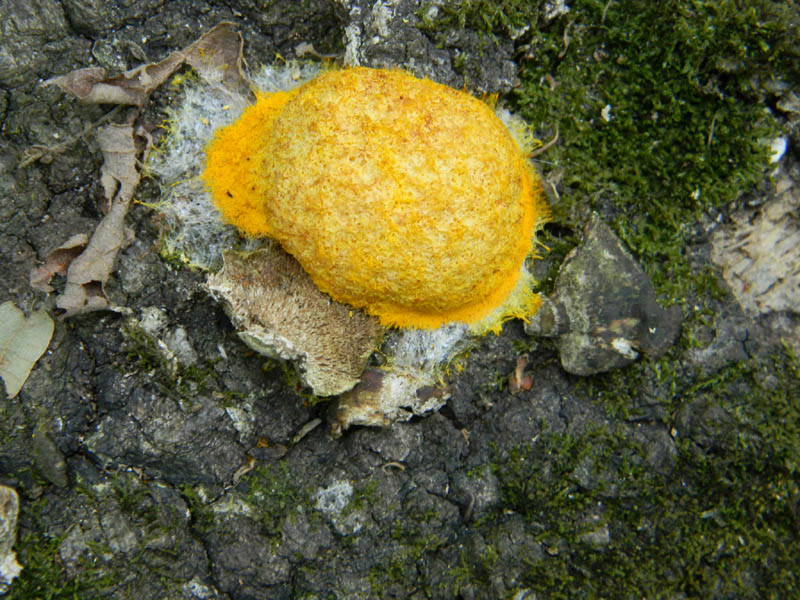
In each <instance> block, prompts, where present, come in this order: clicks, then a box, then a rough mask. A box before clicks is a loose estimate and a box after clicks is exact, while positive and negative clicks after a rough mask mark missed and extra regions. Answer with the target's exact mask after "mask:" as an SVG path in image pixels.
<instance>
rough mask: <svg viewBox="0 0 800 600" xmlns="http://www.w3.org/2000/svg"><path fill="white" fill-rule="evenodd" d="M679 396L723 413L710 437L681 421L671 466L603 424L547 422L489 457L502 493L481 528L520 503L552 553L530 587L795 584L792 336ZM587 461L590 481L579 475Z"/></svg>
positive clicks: (798, 520)
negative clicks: (649, 462) (554, 427)
mask: <svg viewBox="0 0 800 600" xmlns="http://www.w3.org/2000/svg"><path fill="white" fill-rule="evenodd" d="M745 391H747V393H744V392H745ZM679 395H680V396H681V397H682V398H683V403H686V404H701V405H702V404H713V405H714V406H718V407H719V408H720V409H721V410H722V411H723V412H722V413H720V414H719V415H717V418H715V420H714V422H710V423H703V424H702V426H703V427H708V428H713V429H715V431H714V436H713V437H711V438H710V439H711V441H710V442H708V443H707V445H706V446H705V447H700V446H698V442H697V441H694V439H693V438H691V437H683V436H684V435H686V436H688V435H689V434H690V432H689V431H687V432H685V433H684V432H681V431H678V430H673V435H674V436H675V437H676V442H677V447H678V458H677V462H676V464H675V466H674V468H673V471H672V472H671V473H669V474H659V473H656V472H654V471H653V470H651V469H649V468H647V466H646V464H645V462H644V460H643V456H644V449H643V448H638V447H636V446H635V445H634V444H632V443H631V442H630V440H629V439H628V438H626V437H623V436H622V435H614V434H610V433H608V432H604V431H593V432H589V433H587V434H584V435H582V436H578V437H573V436H566V435H553V434H544V435H543V436H542V437H540V439H539V440H538V441H537V442H536V443H535V444H532V445H530V446H523V447H520V448H515V449H513V450H511V451H510V452H509V453H508V454H507V455H504V458H502V459H501V460H499V462H497V463H496V464H494V465H493V470H494V472H495V474H496V476H497V477H498V480H499V482H500V489H501V494H502V499H503V505H502V506H501V507H500V509H499V510H498V515H495V516H493V517H491V516H490V517H488V518H486V519H484V520H483V523H481V524H480V525H479V527H480V528H483V529H486V532H487V535H489V533H490V532H491V530H492V528H493V527H494V525H492V524H491V521H492V520H493V519H494V518H500V515H501V514H505V513H506V511H509V510H512V511H514V512H517V513H519V514H521V515H523V517H524V518H525V520H526V523H528V527H529V531H530V532H531V533H532V534H533V535H534V536H535V538H536V540H537V541H538V542H539V543H541V544H542V546H543V548H544V549H545V551H546V552H545V555H544V558H543V559H541V560H538V561H533V562H531V563H530V565H529V567H528V569H527V571H526V572H525V574H524V576H523V578H522V581H521V582H520V586H521V587H526V588H528V589H530V590H533V591H535V592H536V593H537V594H538V595H542V597H547V598H574V597H590V598H595V597H614V598H629V597H631V598H632V597H636V598H639V597H645V598H672V597H676V596H680V595H685V596H686V597H692V598H711V597H736V598H753V597H764V598H791V597H795V596H797V594H798V592H800V573H798V571H797V565H798V564H800V487H799V486H798V481H800V360H798V357H797V356H796V355H794V354H793V353H792V352H791V350H789V349H788V348H786V349H785V350H784V351H783V352H779V353H778V354H776V355H774V356H771V357H769V358H765V359H762V360H754V361H752V362H751V363H748V364H737V365H734V366H732V367H730V368H729V369H727V370H725V371H724V372H723V373H720V374H717V375H715V376H713V378H709V379H708V380H706V381H700V382H697V383H695V384H693V385H691V386H690V387H689V388H687V389H685V390H681V391H680V394H679ZM720 415H721V416H720ZM587 464H588V465H589V472H590V474H591V475H590V479H591V480H592V481H595V482H596V485H593V486H592V488H591V489H588V488H586V487H584V485H585V481H586V479H587V478H586V476H585V475H582V476H580V477H579V476H578V475H577V474H578V472H579V471H583V472H585V471H586V469H587ZM604 482H613V485H614V486H616V485H617V482H620V485H621V487H619V488H616V489H611V488H610V487H609V486H608V485H606V484H605V483H604ZM598 501H600V502H602V506H603V511H604V512H603V521H604V523H605V524H606V525H607V527H608V529H609V534H610V541H609V543H608V545H607V546H604V547H600V548H598V547H596V546H594V545H592V544H591V543H589V542H587V540H586V538H585V537H584V536H585V534H586V533H587V532H588V530H589V529H591V528H594V527H596V526H597V525H596V524H589V525H587V524H586V521H585V520H584V519H583V517H584V516H585V514H586V510H587V509H588V508H590V507H592V506H595V505H596V504H597V502H598ZM463 575H464V573H463V572H462V573H461V576H462V578H463ZM479 581H480V578H478V577H475V578H474V580H473V583H478V582H479Z"/></svg>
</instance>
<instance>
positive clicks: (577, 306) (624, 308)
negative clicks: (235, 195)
mask: <svg viewBox="0 0 800 600" xmlns="http://www.w3.org/2000/svg"><path fill="white" fill-rule="evenodd" d="M681 320H682V315H681V310H680V308H679V307H678V306H672V307H670V308H669V309H666V310H665V309H664V308H662V307H661V306H660V305H659V304H658V302H657V301H656V296H655V290H654V288H653V284H652V282H651V281H650V279H649V278H648V277H647V275H646V274H645V272H644V271H643V270H642V268H641V267H640V266H639V265H638V264H637V263H636V261H634V260H633V257H631V255H630V254H629V253H628V252H626V251H625V250H624V249H623V248H622V243H621V242H620V240H619V238H617V236H616V235H614V233H613V232H612V231H611V229H610V228H609V227H608V226H607V225H606V224H605V223H603V222H602V221H601V220H600V218H599V217H598V216H597V215H596V214H594V215H592V218H591V219H590V221H589V223H588V225H587V226H586V230H585V231H584V237H583V240H582V241H581V243H580V244H579V245H578V246H577V247H576V248H574V249H573V250H572V251H571V252H570V253H569V254H568V255H567V257H566V259H565V260H564V264H563V265H561V269H560V271H559V273H558V278H557V280H556V286H555V292H554V293H553V295H551V296H549V297H546V298H544V299H543V304H542V307H541V308H540V309H539V312H538V313H536V314H535V315H534V316H533V317H532V318H531V321H530V323H528V324H526V326H525V331H526V332H527V333H528V334H529V335H542V336H546V337H555V338H556V346H557V347H558V351H559V354H560V357H561V365H562V366H563V367H564V369H565V370H566V371H568V372H570V373H573V374H575V375H592V374H594V373H602V372H604V371H610V370H612V369H618V368H621V367H624V366H626V365H628V364H630V363H632V362H633V361H634V360H636V359H637V358H638V356H639V354H640V353H644V354H646V355H647V356H649V357H651V358H657V357H659V356H661V355H662V354H663V353H664V352H665V351H666V350H667V348H669V346H670V345H671V344H672V343H673V341H674V340H675V338H676V337H677V335H678V332H679V331H680V325H681Z"/></svg>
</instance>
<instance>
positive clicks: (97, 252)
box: [56, 125, 139, 317]
mask: <svg viewBox="0 0 800 600" xmlns="http://www.w3.org/2000/svg"><path fill="white" fill-rule="evenodd" d="M97 140H98V142H99V144H100V149H101V150H102V152H103V157H104V159H105V160H104V162H103V169H102V173H101V177H100V181H101V183H102V185H103V190H104V192H105V196H106V199H107V200H108V201H109V203H110V205H111V210H110V211H109V212H108V214H107V215H106V216H105V217H104V218H103V220H102V221H100V224H99V225H98V226H97V229H95V232H94V233H93V234H92V237H91V239H90V240H89V243H88V245H87V246H86V248H85V249H84V251H83V252H82V253H81V254H80V256H78V257H77V258H75V260H73V261H72V263H71V264H70V265H69V269H68V270H67V284H66V286H65V288H64V292H63V293H62V294H61V295H60V296H59V297H58V298H57V299H56V306H58V308H61V309H63V310H65V311H66V313H65V316H66V317H70V316H72V315H76V314H81V313H85V312H91V311H95V310H103V309H106V308H108V307H109V302H108V299H107V298H106V296H105V293H104V292H103V285H104V284H105V283H106V281H108V278H109V276H110V275H111V272H112V271H113V270H114V262H115V260H116V258H117V253H118V252H119V249H120V248H121V247H122V246H123V245H124V244H125V243H126V241H127V237H128V236H127V235H126V232H125V215H126V214H127V213H128V207H129V206H130V201H131V199H132V198H133V192H134V190H135V189H136V185H137V184H138V183H139V172H138V171H137V170H136V157H137V149H136V143H135V139H134V134H133V127H132V126H130V125H107V126H105V127H102V128H101V129H99V130H98V132H97Z"/></svg>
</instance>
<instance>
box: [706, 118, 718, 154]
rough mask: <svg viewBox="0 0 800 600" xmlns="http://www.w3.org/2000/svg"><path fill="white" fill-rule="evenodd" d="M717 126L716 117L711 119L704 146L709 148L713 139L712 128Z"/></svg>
mask: <svg viewBox="0 0 800 600" xmlns="http://www.w3.org/2000/svg"><path fill="white" fill-rule="evenodd" d="M716 126H717V117H714V118H713V119H711V127H709V128H708V139H707V140H706V148H711V141H712V140H713V139H714V128H715V127H716Z"/></svg>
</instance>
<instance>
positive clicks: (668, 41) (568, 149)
mask: <svg viewBox="0 0 800 600" xmlns="http://www.w3.org/2000/svg"><path fill="white" fill-rule="evenodd" d="M543 4H544V3H543V2H529V1H527V0H502V1H499V2H488V1H485V0H472V1H470V2H453V3H447V4H445V5H444V6H442V7H440V8H439V9H438V10H437V13H436V14H438V16H437V17H436V18H434V19H430V18H428V17H427V16H426V15H429V14H433V13H432V12H431V11H430V10H423V11H421V12H420V16H421V17H422V23H423V24H422V27H423V28H424V29H425V30H426V31H428V32H430V35H433V36H434V37H436V36H438V37H440V38H441V40H444V39H445V36H446V33H447V31H448V30H449V29H452V28H457V27H465V26H467V27H470V28H473V29H477V30H478V31H482V32H483V33H484V34H486V35H487V36H488V37H492V36H496V35H501V34H502V35H512V36H513V37H515V38H516V44H517V48H518V52H519V56H518V60H519V61H520V64H521V70H520V79H521V81H522V85H521V86H520V87H519V88H518V89H517V90H515V91H513V92H512V93H511V94H510V98H509V99H510V100H511V102H512V103H513V105H515V108H516V110H517V111H518V112H519V113H520V114H521V115H522V116H524V117H525V118H526V119H527V120H528V121H529V122H530V123H531V125H533V127H534V128H535V130H536V131H537V132H538V133H539V137H540V138H542V139H550V137H552V136H553V134H554V133H555V131H556V130H558V132H559V140H558V143H557V144H555V145H554V146H553V147H552V148H550V149H549V150H548V151H547V152H546V154H544V155H542V156H541V157H540V158H539V159H537V165H538V167H539V169H540V170H541V171H543V173H544V174H545V176H548V177H549V178H550V179H552V180H555V181H557V182H559V185H558V189H559V197H558V198H557V199H555V201H554V202H553V206H552V208H553V212H554V217H555V219H554V220H555V223H556V224H557V225H558V226H560V227H561V228H562V229H561V235H564V234H565V232H568V231H569V230H571V231H572V232H573V234H574V235H576V234H577V233H579V231H580V226H581V224H582V222H583V220H584V219H585V216H586V209H596V210H599V211H600V212H601V214H603V215H604V216H605V217H606V218H609V219H611V220H612V221H613V225H614V227H615V229H616V231H617V233H618V234H620V236H621V237H622V238H623V240H624V241H625V242H626V243H627V244H628V245H629V247H630V248H631V249H632V250H633V252H634V253H635V254H637V255H638V257H639V258H640V259H641V260H642V262H643V263H644V265H645V268H646V269H647V270H648V271H649V272H650V274H651V275H652V276H653V279H654V282H655V284H656V287H657V288H658V289H659V290H660V291H661V292H663V293H665V294H667V295H668V296H670V297H671V298H674V299H679V298H682V297H683V296H684V295H685V292H686V289H687V287H691V286H693V283H692V281H691V280H692V276H693V274H692V273H691V271H690V268H689V266H688V265H687V262H686V260H685V257H684V249H685V245H686V240H687V230H688V226H689V225H690V224H693V223H696V222H697V221H698V219H699V218H700V217H701V215H703V214H704V213H705V212H707V211H709V210H710V209H712V208H714V207H719V206H721V205H724V204H725V203H727V202H729V201H731V200H733V199H734V198H736V197H738V196H739V195H740V194H742V193H743V192H747V191H749V190H751V189H752V188H753V187H754V186H755V185H757V184H758V183H760V182H761V181H762V180H763V178H764V173H765V166H766V164H767V158H768V150H767V147H766V145H765V144H764V143H763V142H762V139H763V138H768V137H770V136H771V135H774V134H775V131H776V123H775V121H774V119H773V118H772V116H771V115H770V114H769V113H767V112H766V111H765V103H764V100H765V99H767V100H769V94H768V92H766V91H765V88H769V87H770V86H771V84H772V83H774V82H775V81H786V82H789V83H794V84H795V85H796V84H797V83H799V82H800V66H799V65H800V51H798V49H797V44H796V40H797V39H800V11H798V9H797V7H796V6H794V5H792V4H790V3H789V4H787V3H785V2H777V1H771V0H751V1H749V2H741V0H695V1H692V2H685V1H682V0H667V1H666V2H659V3H656V2H648V1H645V0H633V1H630V2H607V1H605V0H575V1H574V2H570V3H569V6H570V10H569V12H568V13H566V14H564V15H561V16H559V17H558V18H556V19H554V20H552V21H550V22H547V21H546V20H545V19H544V17H543V10H542V6H543ZM551 241H554V240H553V238H551ZM574 241H576V240H574ZM544 242H545V243H546V244H547V243H548V240H547V238H545V239H544ZM554 245H558V244H554ZM557 262H558V261H557Z"/></svg>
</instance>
